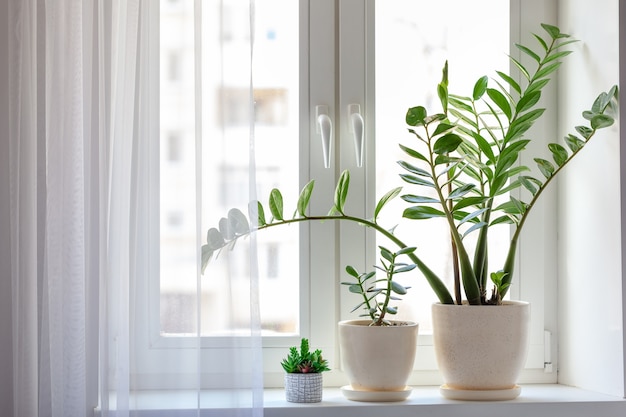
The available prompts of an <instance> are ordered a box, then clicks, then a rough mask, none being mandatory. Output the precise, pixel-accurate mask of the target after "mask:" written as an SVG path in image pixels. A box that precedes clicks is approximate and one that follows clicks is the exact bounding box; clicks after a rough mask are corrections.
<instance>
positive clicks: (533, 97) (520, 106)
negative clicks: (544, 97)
mask: <svg viewBox="0 0 626 417" xmlns="http://www.w3.org/2000/svg"><path fill="white" fill-rule="evenodd" d="M540 98H541V93H540V92H539V91H533V92H532V93H530V94H529V93H526V94H525V95H524V97H522V98H521V99H520V101H519V102H518V103H517V107H516V108H515V111H516V112H517V113H523V112H525V111H526V110H529V109H530V108H531V107H533V106H534V105H535V104H537V102H538V101H539V99H540Z"/></svg>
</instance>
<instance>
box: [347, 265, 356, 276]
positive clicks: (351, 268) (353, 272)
mask: <svg viewBox="0 0 626 417" xmlns="http://www.w3.org/2000/svg"><path fill="white" fill-rule="evenodd" d="M346 272H347V273H348V274H349V275H352V276H353V277H355V278H358V277H359V273H358V272H357V271H356V269H354V267H352V266H350V265H348V266H346Z"/></svg>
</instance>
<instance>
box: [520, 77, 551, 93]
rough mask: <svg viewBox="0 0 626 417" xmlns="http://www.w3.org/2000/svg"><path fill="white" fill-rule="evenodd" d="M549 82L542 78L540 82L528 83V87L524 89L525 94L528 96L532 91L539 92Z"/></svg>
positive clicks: (547, 79)
mask: <svg viewBox="0 0 626 417" xmlns="http://www.w3.org/2000/svg"><path fill="white" fill-rule="evenodd" d="M549 82H550V79H549V78H543V79H541V80H536V81H533V82H532V83H530V85H529V86H528V87H527V88H526V92H525V94H530V93H532V92H534V91H539V90H541V89H542V88H543V87H545V86H546V85H548V83H549Z"/></svg>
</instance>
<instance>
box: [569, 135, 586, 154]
mask: <svg viewBox="0 0 626 417" xmlns="http://www.w3.org/2000/svg"><path fill="white" fill-rule="evenodd" d="M565 143H566V144H567V147H568V148H570V150H571V151H572V152H576V151H578V150H579V149H581V148H582V147H583V146H585V142H584V141H582V140H580V139H579V138H577V137H576V136H574V135H572V134H569V135H567V136H565Z"/></svg>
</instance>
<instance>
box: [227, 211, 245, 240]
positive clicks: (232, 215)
mask: <svg viewBox="0 0 626 417" xmlns="http://www.w3.org/2000/svg"><path fill="white" fill-rule="evenodd" d="M228 224H229V226H230V228H231V230H232V231H233V232H234V233H235V235H236V236H241V235H244V234H246V233H249V232H250V224H249V223H248V219H247V217H246V215H245V214H243V213H242V212H241V210H239V209H236V208H232V209H230V210H229V211H228Z"/></svg>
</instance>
